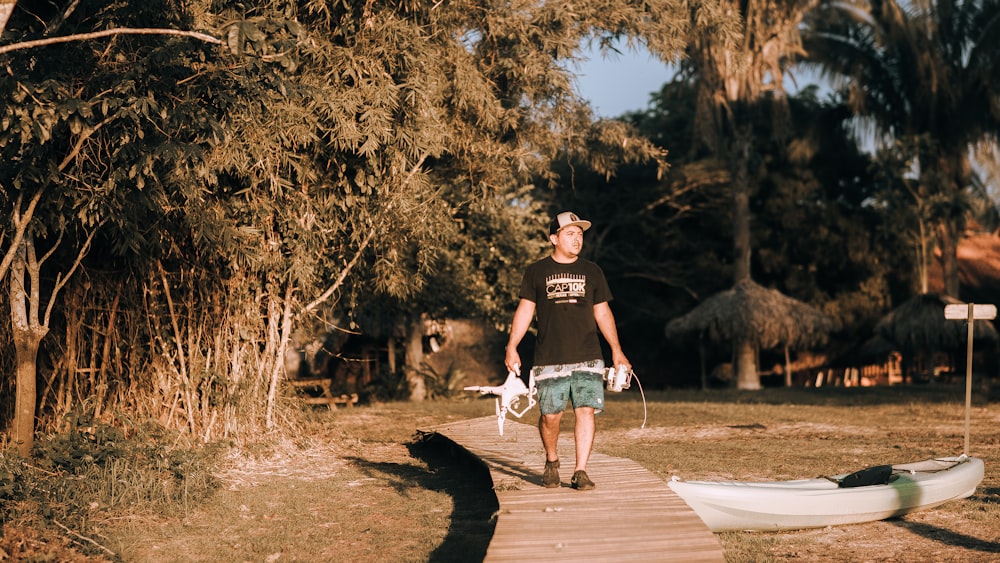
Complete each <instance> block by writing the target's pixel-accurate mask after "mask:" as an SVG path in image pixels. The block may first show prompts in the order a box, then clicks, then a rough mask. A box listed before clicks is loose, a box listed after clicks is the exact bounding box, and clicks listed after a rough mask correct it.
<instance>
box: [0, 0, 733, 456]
mask: <svg viewBox="0 0 1000 563" xmlns="http://www.w3.org/2000/svg"><path fill="white" fill-rule="evenodd" d="M69 6H70V7H72V8H73V9H72V10H69V11H68V12H67V11H65V10H64V8H66V6H53V7H52V8H53V9H52V10H51V13H48V14H43V15H39V14H27V13H26V12H22V11H15V12H14V15H13V16H12V18H11V20H10V21H9V22H8V25H7V30H6V34H9V35H5V37H8V36H10V37H13V38H16V39H15V40H18V41H21V42H22V43H23V42H27V41H32V40H35V39H38V38H42V37H45V36H47V35H48V34H50V33H52V31H51V30H48V29H46V25H45V23H44V22H47V21H51V20H53V19H55V20H59V21H60V24H59V25H60V28H59V29H60V31H61V32H65V33H68V34H69V35H67V36H66V37H69V36H74V35H82V36H85V37H86V38H87V40H86V41H83V42H78V43H75V44H68V43H63V42H46V43H43V44H32V45H35V46H33V47H31V48H30V49H19V50H13V51H8V52H7V53H5V54H4V55H3V56H4V57H5V61H4V62H5V63H6V64H5V66H4V67H3V68H4V70H3V74H2V75H0V89H2V90H3V92H4V93H5V94H7V95H8V96H9V97H10V98H11V99H13V100H14V101H15V103H13V104H11V105H9V106H5V107H4V108H3V109H2V110H0V111H3V112H4V113H3V116H2V117H3V120H2V122H3V127H4V130H3V132H2V135H0V137H2V139H0V150H2V151H4V154H3V157H4V158H3V160H2V162H0V182H2V184H0V186H2V188H3V192H2V195H3V198H4V203H11V204H13V203H17V204H18V205H19V206H18V207H17V208H16V209H19V210H20V209H24V210H27V209H30V208H31V206H33V205H35V202H37V204H38V205H39V206H43V207H44V209H45V212H44V213H38V212H36V213H35V215H34V219H33V221H31V222H27V221H25V223H24V224H26V225H29V226H28V231H29V232H31V233H36V240H38V237H37V234H38V233H46V234H47V233H49V232H52V233H56V232H60V231H59V230H58V229H54V228H52V227H53V226H59V225H62V224H69V223H71V222H73V221H75V222H76V223H77V224H78V225H79V227H81V228H77V229H67V230H66V232H67V233H83V232H85V229H88V228H98V227H99V229H100V232H99V233H98V234H96V235H95V239H94V240H96V241H100V242H101V243H102V244H101V245H100V246H101V247H100V248H99V249H95V251H94V252H93V253H92V254H91V258H92V259H95V258H94V257H95V255H99V256H100V257H101V259H102V260H105V261H106V263H111V264H113V265H114V267H115V268H118V269H119V271H117V272H115V275H108V276H102V277H101V279H102V281H103V282H104V283H108V284H119V285H118V286H117V289H120V290H121V291H122V293H123V294H124V295H125V296H126V297H125V298H123V299H124V302H126V303H128V301H130V300H132V301H133V302H132V303H131V308H132V311H134V312H136V313H137V314H136V316H137V317H141V318H142V320H143V321H145V322H135V321H134V320H132V321H128V320H127V319H128V317H131V316H130V315H121V316H119V318H122V319H123V320H122V321H121V322H133V323H135V325H134V326H132V327H130V328H131V329H132V330H129V331H124V332H127V333H128V334H129V335H130V338H133V339H134V340H133V341H131V342H129V345H128V346H129V348H130V349H132V350H134V351H136V352H134V353H135V354H137V355H141V354H146V356H145V357H142V356H140V357H136V358H134V359H133V363H132V366H133V367H132V369H134V370H141V369H149V370H152V371H153V372H154V373H153V375H152V376H150V375H149V374H146V373H142V374H132V382H133V385H132V387H130V388H129V393H128V394H123V395H122V396H121V397H120V400H121V401H122V404H123V405H124V406H125V407H127V408H129V409H133V410H136V411H141V412H142V414H143V415H146V416H151V417H154V418H160V419H161V420H164V421H166V422H165V423H166V424H170V425H177V426H179V427H181V428H184V429H186V430H187V431H189V432H191V433H192V434H198V435H201V436H205V437H208V436H209V435H211V433H212V432H214V431H219V430H217V429H219V428H221V429H222V430H221V431H222V432H224V433H229V432H235V431H242V432H252V431H253V430H254V429H255V428H257V427H258V426H263V427H272V426H273V425H274V424H275V421H276V420H277V419H278V413H276V412H275V409H276V405H277V401H276V396H277V394H278V392H279V386H280V383H281V379H282V378H283V377H284V374H283V362H282V359H283V355H284V352H285V350H286V349H287V346H288V343H289V339H290V334H291V331H292V327H293V325H294V324H295V323H296V322H299V321H300V320H301V319H310V318H311V317H312V316H317V317H321V318H320V319H318V320H319V321H330V320H332V319H352V320H354V319H358V318H360V317H359V315H358V314H357V312H358V310H359V308H360V307H364V306H366V305H370V304H371V303H374V302H383V303H386V304H387V305H392V304H396V305H398V304H401V303H412V305H410V306H407V307H399V308H398V309H397V312H398V313H399V314H400V316H404V315H405V314H408V313H416V312H424V311H421V310H420V309H421V308H424V307H426V308H433V307H435V306H436V305H439V304H440V303H441V295H435V293H434V292H433V291H429V290H427V288H428V287H429V286H428V283H429V282H430V281H432V280H435V279H438V278H436V276H437V273H438V271H439V270H440V269H441V268H442V266H448V267H449V268H451V271H452V272H455V273H457V274H458V275H460V276H468V277H469V278H471V279H467V280H459V284H461V282H469V283H467V284H466V286H467V287H474V286H478V287H481V288H482V287H487V286H489V285H490V279H491V278H490V277H489V276H488V275H483V274H484V273H487V274H488V272H490V271H491V270H492V271H494V272H496V271H499V270H500V269H501V268H502V266H503V265H504V264H505V263H509V262H511V261H513V260H515V259H519V258H520V253H522V252H524V248H526V246H525V245H526V244H528V243H526V242H524V241H523V240H514V241H513V242H512V243H511V244H509V245H493V246H492V248H493V249H495V250H496V251H497V252H498V253H497V254H490V255H488V256H487V255H484V254H483V253H482V246H481V244H483V243H487V242H489V239H488V238H487V240H481V239H479V238H478V237H479V236H481V232H480V231H488V230H489V229H490V225H488V224H478V222H479V221H499V222H501V223H504V224H508V225H513V224H522V223H524V221H525V216H526V213H525V210H526V209H527V210H533V209H537V208H536V207H535V206H534V205H533V201H532V198H533V197H534V195H535V194H534V192H533V190H532V189H531V188H529V186H531V185H533V184H534V185H544V183H545V182H552V181H553V180H554V178H555V176H554V173H553V170H552V163H553V162H554V161H555V160H557V159H560V158H565V157H567V155H571V156H574V157H577V158H580V159H581V160H583V161H586V162H590V163H592V165H593V167H594V168H595V169H596V170H598V171H600V172H602V173H605V174H611V173H613V171H614V169H615V167H616V166H617V165H618V164H620V163H621V162H626V161H630V160H631V161H639V160H650V159H651V160H653V161H657V162H659V163H660V164H661V165H662V164H663V163H662V154H661V151H660V150H659V149H657V148H656V147H653V146H652V145H651V144H650V143H648V142H647V141H645V140H643V139H641V138H639V137H636V136H635V135H634V132H633V131H632V130H630V129H629V128H627V127H625V126H623V125H622V124H620V123H611V122H604V123H600V122H599V123H594V122H593V118H592V114H591V113H590V111H589V109H588V108H587V106H586V103H585V102H584V101H582V100H580V99H579V98H578V97H577V96H576V95H575V93H574V92H573V90H572V82H571V74H570V73H569V71H567V70H566V66H565V64H564V63H565V62H566V61H567V60H569V59H571V58H572V56H573V53H574V50H575V49H577V48H578V46H579V44H580V41H581V39H583V38H585V37H595V36H596V37H620V36H629V37H634V38H638V39H639V40H641V41H643V42H645V44H646V45H647V46H649V48H650V50H652V51H653V52H655V53H658V54H660V55H661V56H663V57H671V56H676V55H677V54H678V53H679V52H680V51H681V49H682V47H683V42H684V38H685V30H686V28H687V26H688V21H689V20H688V16H689V8H688V6H687V5H686V4H684V3H682V2H667V1H664V2H656V3H653V4H652V5H651V4H650V3H647V2H624V3H622V2H616V3H610V4H609V3H607V2H603V1H596V0H593V1H589V2H584V3H581V4H579V5H577V6H576V9H575V10H567V9H566V7H565V6H563V5H557V3H537V4H535V3H530V4H525V5H522V4H519V3H514V4H510V3H506V2H497V3H493V2H485V3H484V2H476V1H458V2H452V3H444V4H441V3H436V4H432V3H420V2H410V1H400V2H384V3H375V2H367V3H352V2H332V3H320V2H291V3H289V2H284V1H274V2H272V1H268V0H260V1H255V2H208V1H207V0H206V1H196V2H176V1H174V0H161V1H159V2H142V3H119V4H113V5H107V6H105V5H96V4H90V3H81V4H77V3H75V2H70V3H69ZM22 7H23V5H19V7H18V9H19V10H21V8H22ZM32 7H34V5H32ZM713 7H716V8H717V6H714V5H713V4H705V5H701V6H700V7H699V8H698V10H699V13H700V14H701V16H702V17H704V18H706V19H707V20H708V21H713V20H712V18H716V19H718V18H721V17H723V16H722V15H720V13H719V12H718V10H716V11H715V12H714V13H713V12H712V11H711V8H713ZM149 25H152V26H154V27H157V28H163V29H191V30H207V31H209V32H211V33H210V34H209V35H210V36H212V37H220V38H225V39H224V41H223V42H222V43H221V44H218V45H217V44H214V43H211V42H206V41H202V40H200V39H198V38H194V37H189V36H185V35H174V36H168V37H166V38H164V37H158V36H152V35H144V34H128V33H118V34H116V33H111V31H113V30H119V29H126V28H127V29H144V28H146V26H149ZM64 160H67V162H68V164H67V168H66V169H65V171H64V173H60V172H61V170H60V169H59V166H58V163H60V162H62V161H64ZM46 186H53V187H57V189H52V190H49V189H47V188H46ZM55 194H60V195H59V197H63V198H66V199H59V197H55ZM22 205H23V206H24V207H20V206H22ZM482 206H490V212H489V213H486V212H483V211H482ZM13 208H14V206H13V205H11V206H9V207H5V209H13ZM527 215H528V216H529V217H530V216H531V215H530V214H527ZM26 216H27V212H24V213H22V217H26ZM71 219H72V221H71ZM536 219H537V218H536ZM473 222H474V223H476V224H473ZM534 225H535V227H540V226H541V221H540V220H538V222H537V223H535V224H534ZM508 232H509V233H512V234H514V235H515V236H517V237H521V236H527V235H528V234H533V233H531V232H530V231H529V230H528V229H527V228H518V229H514V228H511V229H509V231H508ZM81 236H82V235H79V234H78V235H77V237H76V238H75V240H74V241H72V242H73V243H74V244H75V247H76V248H80V247H81V246H82V244H81V243H82V242H83V239H82V238H81ZM467 236H472V237H477V238H473V239H472V240H473V241H474V242H480V243H481V244H480V245H477V244H468V245H461V244H456V242H458V241H462V240H463V238H464V237H467ZM490 236H495V235H494V234H493V232H492V231H491V234H490ZM522 243H523V244H522ZM5 254H6V253H5ZM508 254H509V255H508ZM95 262H96V259H95ZM69 263H70V262H65V263H64V265H68V264H69ZM88 265H89V266H91V267H92V268H93V269H94V270H95V272H96V270H97V269H98V268H97V267H95V265H94V264H88V263H86V262H84V264H83V265H82V267H83V268H84V269H86V268H87V267H88ZM484 266H485V267H484ZM478 276H482V277H478ZM91 279H96V277H95V278H91ZM495 279H496V281H498V282H500V284H504V285H505V284H509V283H510V278H509V276H506V277H505V276H500V275H497V276H496V278H495ZM459 284H456V285H459ZM136 288H138V289H136ZM492 291H496V292H498V293H500V294H501V295H502V294H503V292H505V291H510V288H509V287H500V288H497V289H492ZM110 293H114V292H110ZM481 302H482V303H483V304H484V305H483V308H484V309H487V310H496V309H497V308H499V307H503V306H504V305H503V304H502V303H503V300H502V299H496V300H481ZM467 303H468V301H467ZM361 328H362V329H363V327H361ZM147 366H148V367H147ZM119 376H120V377H121V375H120V374H119ZM67 377H72V375H67ZM154 382H160V383H154ZM143 409H145V410H143Z"/></svg>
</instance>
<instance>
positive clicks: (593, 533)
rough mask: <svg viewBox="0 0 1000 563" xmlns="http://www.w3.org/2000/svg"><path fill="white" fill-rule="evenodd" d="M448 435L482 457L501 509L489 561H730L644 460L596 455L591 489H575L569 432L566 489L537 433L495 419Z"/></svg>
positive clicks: (442, 429) (450, 429)
mask: <svg viewBox="0 0 1000 563" xmlns="http://www.w3.org/2000/svg"><path fill="white" fill-rule="evenodd" d="M420 432H424V433H436V434H439V435H441V436H443V437H445V438H447V439H449V440H451V441H452V442H454V443H455V444H457V445H459V446H461V447H462V448H464V449H465V450H467V451H468V452H470V453H471V454H472V455H475V456H476V457H478V458H480V459H482V460H483V461H484V462H485V463H486V465H487V467H488V468H489V470H490V476H491V477H492V479H493V490H494V492H495V494H496V496H497V501H498V502H499V505H500V510H499V511H498V515H497V523H496V528H495V530H494V533H493V538H492V540H491V541H490V545H489V548H488V549H487V552H486V559H485V560H486V561H489V562H497V563H503V562H506V561H517V562H519V563H523V562H525V561H532V562H535V561H538V562H547V561H685V562H688V561H690V562H701V561H705V562H709V561H711V562H720V561H725V557H724V556H723V552H722V545H721V544H720V543H719V540H718V538H717V537H716V536H715V535H714V534H712V532H711V531H709V529H708V527H707V526H705V524H704V522H702V521H701V519H700V518H699V517H698V515H697V514H695V512H694V511H693V510H692V509H691V508H690V507H688V506H687V504H685V503H684V501H683V500H682V499H681V498H680V497H679V496H677V494H676V493H674V492H673V491H672V490H671V489H670V487H668V486H667V484H666V483H665V482H664V481H663V480H662V479H660V478H659V477H657V476H656V475H654V474H653V473H651V472H649V471H647V470H646V469H645V468H643V467H642V466H641V465H639V464H638V463H636V462H634V461H632V460H629V459H623V458H617V457H612V456H607V455H603V454H600V453H596V452H595V453H593V454H592V455H591V458H590V462H589V463H588V465H587V474H588V475H589V476H590V478H591V479H592V480H593V481H594V482H595V483H596V484H597V487H596V488H595V489H594V490H591V491H576V490H574V489H572V488H570V486H569V479H570V477H571V476H572V473H573V460H574V459H575V451H574V445H573V439H572V436H566V435H565V433H564V435H562V436H560V440H559V457H560V459H561V460H563V463H562V468H561V470H560V477H562V480H563V483H562V485H561V486H560V487H556V488H551V489H549V488H545V487H543V486H542V470H543V468H544V464H545V454H544V451H543V450H542V445H541V440H540V439H539V437H538V430H537V429H536V428H535V427H533V426H528V425H526V424H522V423H519V422H515V421H507V423H506V425H505V427H504V435H503V436H499V435H498V433H497V426H496V417H493V416H487V417H482V418H476V419H472V420H466V421H460V422H454V423H450V424H444V425H440V426H435V427H432V428H429V429H426V430H420Z"/></svg>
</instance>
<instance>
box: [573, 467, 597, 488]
mask: <svg viewBox="0 0 1000 563" xmlns="http://www.w3.org/2000/svg"><path fill="white" fill-rule="evenodd" d="M569 484H570V485H571V486H572V487H573V488H574V489H578V490H581V491H589V490H590V489H593V488H594V482H593V481H591V480H590V477H587V472H586V471H583V470H580V471H577V472H575V473H573V480H572V481H570V482H569Z"/></svg>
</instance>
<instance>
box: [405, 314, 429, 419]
mask: <svg viewBox="0 0 1000 563" xmlns="http://www.w3.org/2000/svg"><path fill="white" fill-rule="evenodd" d="M423 363H424V322H423V320H422V319H421V318H420V317H416V318H414V319H413V322H412V323H410V330H409V334H407V335H406V361H405V364H406V365H405V366H403V370H404V371H405V372H406V383H407V385H408V386H409V388H410V400H411V401H423V400H424V399H426V398H427V386H426V384H425V382H424V377H423V376H422V375H420V366H421V364H423Z"/></svg>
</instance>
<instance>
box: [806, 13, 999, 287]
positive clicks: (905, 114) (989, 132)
mask: <svg viewBox="0 0 1000 563" xmlns="http://www.w3.org/2000/svg"><path fill="white" fill-rule="evenodd" d="M998 10H1000V3H998V2H997V1H996V0H976V1H970V2H959V1H955V0H930V1H927V2H916V3H899V2H897V1H896V0H874V1H871V2H869V1H867V0H866V1H858V2H822V3H821V4H820V5H819V7H818V9H816V10H815V11H814V12H813V13H812V14H811V17H810V18H809V20H808V21H807V30H808V32H807V36H808V39H807V43H806V46H807V49H808V51H809V54H810V58H809V63H810V64H811V66H813V67H816V68H819V69H820V70H821V71H822V72H823V74H824V75H825V76H827V77H829V78H830V79H831V80H832V81H833V83H834V85H835V86H836V87H837V88H838V89H839V91H840V93H841V95H842V96H843V97H844V99H845V101H846V102H847V103H848V104H849V105H850V107H851V108H852V110H853V111H855V112H856V113H857V115H859V116H861V117H862V118H863V119H864V120H865V121H866V122H867V123H868V124H869V125H870V126H872V127H873V128H874V130H875V132H876V133H877V137H876V141H877V142H879V143H880V144H881V145H883V146H891V145H892V143H894V142H895V143H901V144H903V145H905V146H907V147H908V148H909V149H911V150H912V151H913V152H912V154H911V155H910V159H911V162H912V164H913V166H914V171H915V172H916V174H917V175H918V176H919V179H920V186H919V190H920V191H922V192H924V194H923V195H922V196H920V198H921V199H922V202H923V209H922V210H921V211H920V214H922V215H923V216H924V217H922V219H926V220H928V221H929V225H931V226H932V227H933V229H932V233H930V234H932V235H933V237H934V239H935V241H936V243H937V245H938V247H939V249H940V252H941V255H942V266H943V269H944V278H945V291H946V292H947V293H948V294H950V295H953V296H954V297H958V282H959V280H958V267H957V258H956V252H957V247H958V241H959V239H960V238H961V235H962V232H963V230H964V227H965V222H966V217H967V213H968V211H969V208H968V206H967V203H966V193H967V190H968V189H969V187H970V185H971V184H972V177H971V167H970V161H969V152H970V150H971V149H972V148H973V146H974V145H977V144H980V143H985V144H987V145H995V144H996V143H997V140H998V133H1000V108H998V105H997V103H996V100H997V96H998V91H997V87H998V84H997V80H996V73H995V70H994V67H995V62H996V60H997V58H998V56H1000V46H998V43H997V42H996V41H995V40H994V37H995V36H996V33H997V32H998V31H1000V17H998V15H1000V12H998ZM897 146H898V145H897ZM911 196H912V194H908V193H905V192H903V193H898V194H896V195H895V196H894V197H895V198H896V199H901V200H904V201H909V200H910V199H911ZM920 258H921V257H918V260H919V259H920ZM925 285H926V284H925Z"/></svg>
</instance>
